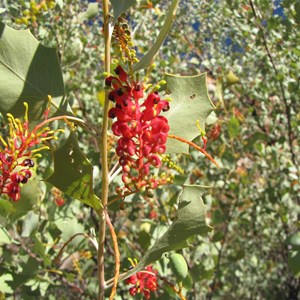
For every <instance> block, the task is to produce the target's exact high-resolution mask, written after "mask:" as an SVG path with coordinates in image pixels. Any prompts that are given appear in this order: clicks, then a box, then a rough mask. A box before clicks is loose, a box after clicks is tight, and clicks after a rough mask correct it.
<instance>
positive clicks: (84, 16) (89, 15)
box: [78, 2, 99, 22]
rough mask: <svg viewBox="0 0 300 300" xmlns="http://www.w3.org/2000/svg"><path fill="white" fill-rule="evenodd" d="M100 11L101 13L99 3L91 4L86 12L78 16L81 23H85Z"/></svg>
mask: <svg viewBox="0 0 300 300" xmlns="http://www.w3.org/2000/svg"><path fill="white" fill-rule="evenodd" d="M98 11H99V4H98V2H91V3H89V4H88V7H87V9H86V11H84V12H82V13H80V14H79V15H78V20H79V22H83V21H84V20H88V19H89V18H92V17H93V16H95V15H96V14H97V13H98Z"/></svg>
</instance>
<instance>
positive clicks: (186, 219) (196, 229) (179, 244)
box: [126, 185, 212, 278]
mask: <svg viewBox="0 0 300 300" xmlns="http://www.w3.org/2000/svg"><path fill="white" fill-rule="evenodd" d="M202 191H203V187H201V186H197V185H184V186H183V191H182V193H181V194H180V195H179V207H178V214H177V220H175V221H174V222H173V223H172V225H171V226H170V227H169V229H168V230H167V231H166V233H165V234H164V235H163V236H162V237H161V238H160V239H159V240H158V241H157V242H156V243H155V244H154V245H153V246H152V248H151V249H150V250H148V251H147V252H146V253H145V254H144V256H143V258H142V259H141V261H140V262H139V263H138V265H137V266H136V267H135V268H134V269H132V270H131V271H129V272H128V273H127V274H126V278H128V277H130V276H131V275H133V274H135V273H136V272H139V271H140V270H142V269H143V268H144V267H145V266H147V265H149V264H152V263H153V262H155V261H157V260H159V259H160V258H161V256H162V255H163V254H164V253H165V252H169V251H172V250H177V249H182V248H184V247H187V246H188V243H187V242H186V240H187V239H188V238H189V237H191V236H193V235H196V234H206V233H208V232H210V231H211V230H212V228H211V227H210V226H208V224H207V220H206V207H205V205H204V203H203V200H202V198H201V197H200V194H201V193H202Z"/></svg>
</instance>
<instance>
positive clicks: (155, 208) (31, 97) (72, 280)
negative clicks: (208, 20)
mask: <svg viewBox="0 0 300 300" xmlns="http://www.w3.org/2000/svg"><path fill="white" fill-rule="evenodd" d="M54 2H55V1H46V2H45V1H41V3H36V2H35V1H31V4H30V9H29V8H27V9H26V10H25V11H24V12H23V17H21V18H17V20H18V23H23V24H28V23H30V22H31V23H32V26H33V27H34V28H37V27H38V21H37V20H38V18H42V17H45V14H46V12H47V13H51V9H57V10H61V9H62V7H61V6H60V5H59V4H58V1H57V5H56V6H55V3H54ZM149 3H150V2H149ZM133 4H134V1H128V2H120V3H119V2H118V1H111V3H110V4H109V1H107V0H103V1H102V5H99V3H96V2H95V3H90V5H89V9H88V10H87V11H86V12H85V13H82V14H81V15H80V17H79V20H80V21H81V22H83V24H84V25H83V26H86V25H85V23H84V20H86V19H88V18H90V17H91V16H92V15H93V14H94V13H96V11H98V9H100V8H101V12H102V18H103V19H102V20H101V22H100V23H101V24H102V23H103V26H99V28H98V31H99V32H100V33H101V34H102V38H103V39H102V40H101V39H100V38H99V41H97V42H95V41H91V43H92V44H93V43H96V47H94V46H93V45H92V46H91V45H86V46H87V47H88V46H91V48H92V49H95V52H96V54H95V55H96V56H99V60H100V57H102V56H101V55H99V53H98V52H97V48H99V47H100V45H104V51H102V49H101V51H100V54H104V55H103V61H102V60H101V72H102V73H103V76H98V77H97V80H98V82H101V84H102V83H103V86H104V85H105V88H104V89H103V91H102V94H101V95H102V98H103V99H102V101H100V100H101V99H99V102H100V103H101V105H98V106H96V110H97V111H96V112H94V111H93V112H91V113H92V114H96V115H97V118H98V119H101V124H97V123H96V122H95V123H93V122H90V121H89V120H88V119H89V118H88V115H89V110H88V109H87V110H86V109H85V108H84V107H81V110H80V112H79V113H78V111H77V107H76V105H74V103H73V102H72V101H70V102H69V103H68V97H65V96H68V93H69V94H70V95H77V91H76V88H75V87H73V88H74V91H72V89H71V88H70V86H68V89H66V90H67V92H65V90H64V82H63V76H62V72H61V68H60V64H59V63H60V60H59V58H58V56H57V50H56V49H54V48H46V47H44V46H42V45H41V44H39V42H38V41H37V40H36V39H34V38H33V37H32V35H31V33H30V32H29V31H23V30H15V29H12V28H10V27H9V26H7V25H4V24H1V28H0V29H1V32H2V35H1V38H0V49H1V52H0V61H1V62H3V65H4V67H3V69H1V70H0V75H1V76H3V77H5V76H7V78H8V77H9V76H10V77H9V78H14V80H15V84H16V85H17V86H18V87H19V86H21V87H22V89H21V90H20V89H19V88H15V84H14V81H13V80H12V81H11V82H7V81H6V82H5V84H3V83H2V84H0V89H2V93H1V96H0V111H1V113H2V115H3V116H4V118H6V119H7V123H8V127H9V130H8V134H7V136H3V137H1V138H0V141H1V152H0V170H1V175H0V176H1V177H0V192H1V200H0V207H1V205H2V206H3V207H5V220H6V219H7V220H9V221H8V222H7V226H8V227H9V226H11V228H13V226H15V225H14V224H15V223H14V222H15V221H16V220H18V219H19V218H21V217H23V218H24V219H25V220H24V222H25V223H24V224H26V225H24V226H23V228H22V232H21V236H22V237H30V238H31V237H32V238H33V241H34V247H33V250H31V247H29V246H26V245H24V248H22V249H21V247H23V244H24V243H23V242H22V243H21V242H20V243H19V244H18V246H17V247H19V249H20V251H25V252H26V253H29V255H30V259H29V260H28V261H27V260H26V262H25V264H27V263H28V267H29V265H30V264H31V260H34V261H35V262H38V264H35V265H34V266H33V267H32V273H31V275H32V276H34V279H33V278H32V277H30V280H32V281H30V280H28V281H27V279H24V280H25V281H22V280H21V281H20V282H18V281H17V282H16V283H12V286H14V285H15V286H14V289H15V291H12V292H11V291H10V283H9V281H10V277H8V278H7V277H5V276H4V277H1V275H2V274H3V272H2V269H1V271H0V272H1V273H0V282H2V281H5V284H6V286H5V291H4V292H3V293H5V294H6V293H8V294H11V295H13V296H14V297H15V298H16V299H17V298H18V297H22V295H24V293H26V291H25V290H26V289H27V288H28V289H30V291H31V292H33V291H35V290H36V288H35V283H32V282H35V280H38V286H39V291H40V294H38V295H35V296H37V297H44V296H45V297H47V295H49V297H50V295H51V293H52V292H53V290H55V291H54V292H53V293H57V294H56V297H57V298H59V297H62V299H63V297H64V296H65V293H67V294H68V292H66V290H65V287H68V289H69V290H71V291H73V292H74V291H75V292H74V293H73V294H75V296H72V297H75V298H76V297H77V296H78V295H77V293H78V294H80V296H78V299H95V298H97V299H98V300H102V299H105V298H107V297H108V298H109V299H117V297H122V296H120V295H124V290H126V291H127V293H129V295H130V296H129V297H134V296H137V297H143V298H144V299H150V298H153V299H154V298H156V297H165V296H166V295H167V297H178V298H180V299H186V295H187V293H188V289H189V283H188V281H187V282H185V279H186V278H187V279H188V272H187V270H188V267H187V264H186V260H185V259H184V258H183V256H182V255H181V254H180V253H183V252H182V249H183V248H187V247H188V246H189V245H190V243H192V242H193V241H195V240H196V239H197V236H199V235H206V234H207V233H209V232H210V231H211V230H212V228H211V227H210V226H209V225H208V223H207V219H206V208H205V205H204V203H203V201H202V199H201V194H202V193H203V187H201V186H198V185H189V184H184V185H183V187H181V186H180V185H178V184H179V182H181V183H182V182H184V180H182V177H181V179H180V180H179V179H178V178H180V177H179V176H178V174H180V173H183V171H182V170H183V169H182V168H181V167H180V165H179V164H178V163H177V161H180V159H177V158H176V156H175V154H179V155H180V156H179V157H180V158H182V157H184V156H183V155H184V154H189V147H193V148H194V149H196V150H197V151H199V153H200V154H199V155H201V159H203V158H209V160H210V161H211V162H213V163H214V164H215V165H217V166H218V164H217V162H216V161H215V160H214V159H213V158H212V157H211V156H210V155H209V154H208V153H207V151H206V145H207V138H206V132H205V129H204V126H205V121H206V118H207V116H208V115H209V114H210V113H211V112H212V111H213V110H214V108H215V107H214V105H213V104H212V102H211V100H210V98H209V96H208V93H207V88H206V75H205V74H198V75H195V76H176V75H172V74H167V75H166V76H165V79H163V78H162V77H163V76H164V75H162V72H161V70H159V69H156V68H155V65H154V64H152V61H153V60H155V56H156V54H157V52H158V51H159V48H160V46H161V45H162V43H163V41H164V39H165V37H166V36H167V33H168V31H169V29H170V27H171V25H172V21H173V19H174V16H175V14H176V10H177V7H178V4H179V1H178V0H173V1H172V3H171V5H170V7H169V8H168V10H167V13H166V16H165V21H164V24H162V28H161V31H160V34H159V35H158V37H157V39H156V40H155V41H153V46H152V47H151V48H150V49H149V51H148V52H147V53H145V55H144V56H141V58H140V59H139V58H138V55H137V54H136V51H135V48H134V42H133V40H132V34H131V31H130V26H129V24H128V20H129V19H130V16H129V15H128V16H126V15H124V14H123V13H125V12H126V11H127V10H128V9H129V8H131V7H132V6H133ZM70 5H71V4H70ZM149 5H150V4H149ZM49 11H50V12H49ZM52 13H55V11H54V12H52ZM65 13H68V12H65ZM63 16H64V14H62V17H60V16H57V19H56V20H57V21H58V23H59V22H60V18H63ZM112 16H113V17H112ZM103 41H104V42H103ZM111 42H112V45H113V46H112V47H111ZM26 43H28V45H27V44H26ZM24 45H26V47H25V46H24ZM64 46H65V47H63V51H62V59H61V61H62V62H64V61H68V60H67V59H66V57H63V55H64V54H66V53H68V48H67V45H64ZM77 46H78V47H77V50H78V52H79V53H80V52H81V51H82V44H81V42H80V41H77ZM101 47H102V46H101ZM71 48H72V47H71ZM64 51H65V52H64ZM73 54H74V53H73ZM66 56H67V54H66ZM70 56H72V55H71V54H70ZM111 56H112V57H113V59H112V58H111ZM73 59H74V57H73ZM112 64H113V65H114V70H113V72H111V70H110V66H111V65H112ZM20 66H22V68H21V67H20ZM64 70H65V69H64ZM101 72H100V73H101ZM151 74H156V75H155V76H153V77H156V78H157V77H158V76H157V74H160V75H159V76H161V78H160V79H161V80H160V81H159V82H158V83H157V82H155V81H154V80H153V79H152V78H151V76H152V75H151ZM64 75H65V74H64ZM69 76H71V77H72V76H75V77H76V75H75V74H74V73H72V74H71V73H69ZM71 77H69V78H71ZM75 77H74V82H75V81H76V78H75ZM100 77H101V78H100ZM65 78H66V77H65ZM97 84H98V85H100V84H99V83H97ZM65 93H67V95H65ZM99 94H100V93H99ZM100 98H101V97H100ZM20 101H22V102H25V104H24V105H25V115H24V114H22V113H21V112H20V107H19V103H20ZM26 101H27V102H26ZM78 102H79V104H80V105H83V103H81V100H80V99H78ZM87 102H88V101H87ZM26 103H29V104H30V105H28V104H26ZM80 105H79V106H80ZM90 111H91V110H90ZM23 115H24V116H23ZM50 126H51V127H53V128H54V129H53V130H52V129H50ZM79 127H80V129H79ZM58 128H61V129H58ZM59 132H60V133H61V134H60V135H59V139H57V133H59ZM219 132H220V128H219V127H216V128H215V130H214V131H212V132H211V133H210V136H211V140H213V139H216V138H217V137H218V134H219ZM53 139H54V140H56V141H55V142H54V143H50V140H53ZM82 139H83V140H85V141H92V142H93V143H94V144H93V146H95V147H94V148H96V149H97V150H99V152H100V154H99V156H98V159H95V158H94V157H93V155H90V156H89V154H90V151H88V149H87V148H89V147H90V146H91V145H90V144H89V143H83V142H82ZM84 144H85V146H84ZM182 144H184V145H183V146H182ZM90 148H93V147H90ZM83 149H84V150H83ZM42 150H48V151H47V152H48V153H50V155H47V154H44V153H45V152H46V151H42ZM91 151H92V150H91ZM93 151H94V150H93ZM85 152H86V153H87V154H85ZM184 160H185V159H181V162H182V163H183V162H184ZM99 162H100V163H99ZM33 170H34V172H33ZM34 174H37V175H36V176H33V175H34ZM176 176H177V177H176ZM180 176H182V174H181V175H180ZM176 180H177V182H176ZM29 182H31V183H32V186H34V189H32V190H26V186H28V185H27V183H29ZM173 182H175V183H173ZM171 184H173V185H171ZM166 187H168V188H170V189H172V188H171V187H173V191H174V195H173V196H172V197H173V200H172V201H173V204H172V207H173V208H172V209H171V210H170V212H167V211H165V212H163V211H162V209H161V208H162V207H163V204H162V203H163V198H164V196H163V191H164V189H165V188H166ZM23 190H24V191H25V192H24V193H23ZM37 191H38V192H37ZM42 195H43V196H42ZM28 198H29V199H31V198H35V199H36V202H35V203H34V205H32V206H29V208H28V206H26V205H27V203H26V202H25V201H26V199H28ZM42 198H43V200H42ZM132 199H134V200H132ZM136 199H138V201H135V200H136ZM176 199H177V200H176ZM47 200H53V201H47ZM73 200H79V201H80V205H81V206H80V207H79V206H78V209H74V210H73V209H71V204H72V205H79V203H77V202H74V201H73ZM131 200H132V201H131ZM28 201H29V202H28V203H29V205H30V203H31V202H30V200H28ZM23 203H26V204H25V207H26V208H25V209H24V208H22V209H23V210H22V211H21V212H18V211H17V210H18V205H20V207H22V204H23ZM51 203H52V204H53V205H52V204H51ZM74 203H75V204H74ZM14 205H15V206H14ZM142 206H144V209H145V212H144V211H143V210H142V209H140V208H141V207H142ZM128 209H132V210H133V211H134V210H139V212H140V213H141V214H143V215H144V214H148V215H149V219H151V220H153V221H152V223H151V222H149V223H148V225H149V226H150V227H149V226H145V224H144V226H141V232H143V236H142V234H141V237H140V239H141V240H142V239H143V238H145V239H146V242H145V244H144V245H143V249H142V251H141V249H139V247H135V246H133V247H132V245H134V244H136V241H135V239H136V237H133V240H132V242H130V243H129V238H128V240H126V241H124V240H122V234H121V233H122V230H121V228H120V226H119V222H120V220H122V219H123V218H124V216H125V219H124V222H125V224H126V228H127V226H128V224H127V222H128V221H129V220H131V215H130V212H129V211H128ZM123 210H124V211H123ZM16 211H17V212H16ZM86 211H89V216H88V217H87V220H93V221H94V227H95V229H96V230H95V229H94V228H91V227H89V228H87V226H86V228H85V227H84V226H79V223H78V221H77V217H78V215H80V214H81V213H82V214H81V217H79V218H82V217H83V216H84V215H85V213H86ZM73 212H74V214H75V215H72V214H73ZM60 214H61V215H60ZM64 214H65V215H64ZM169 214H170V220H168V221H166V218H168V215H169ZM40 218H41V219H44V220H45V223H43V222H39V220H40ZM47 218H49V223H47V221H46V220H47ZM163 219H164V220H165V228H164V230H163V231H162V232H163V233H162V234H161V233H159V232H156V230H154V229H153V228H152V229H151V224H155V222H156V221H158V220H163ZM51 222H52V224H50V223H51ZM68 222H69V225H66V224H68ZM40 224H41V225H40ZM116 224H118V225H116ZM167 224H168V226H167ZM39 226H41V227H43V230H45V231H46V233H45V234H46V235H47V238H45V237H44V236H43V235H41V236H40V237H39V238H37V237H33V236H34V235H35V234H36V232H37V231H38V228H40V227H39ZM132 226H133V227H135V226H139V223H138V222H136V224H134V222H133V225H132ZM40 229H41V228H40ZM58 232H59V233H58ZM95 232H97V234H96V233H95ZM108 232H109V234H108ZM0 233H1V234H2V232H0ZM3 234H7V236H9V231H7V230H6V229H5V230H4V229H3ZM155 234H157V235H158V236H157V237H156V238H155V239H154V238H152V236H154V235H155ZM18 238H19V236H17V235H16V236H13V237H10V239H11V240H10V241H13V240H14V239H15V240H16V241H17V240H18ZM80 239H81V242H82V243H81V242H78V243H77V241H78V240H80ZM48 240H49V241H48ZM110 242H111V244H110ZM8 243H9V242H8ZM49 245H50V246H49ZM74 245H76V247H78V248H76V250H74V253H72V255H70V256H69V257H67V256H66V255H65V254H66V253H67V252H68V249H69V247H74ZM89 246H91V247H90V248H89V250H83V248H85V247H89ZM8 248H9V247H8ZM7 251H9V249H8V250H7ZM169 252H178V253H177V255H175V256H174V255H172V256H169ZM127 256H130V257H132V256H134V257H135V258H136V259H134V263H133V261H131V262H132V263H131V266H128V263H127ZM171 257H172V259H171ZM174 257H176V259H174ZM137 258H138V260H137ZM85 260H89V262H90V263H91V265H90V266H89V267H88V268H85V271H83V269H82V268H81V262H82V261H85ZM24 261H25V260H24ZM138 261H139V262H138ZM170 261H171V262H170ZM170 265H171V268H170ZM4 269H5V271H4V272H8V270H7V266H5V267H4ZM69 269H72V270H73V273H72V275H71V276H67V270H69ZM120 269H122V270H124V272H123V273H120ZM171 269H172V272H173V274H172V275H171V273H170V272H171V271H167V270H171ZM28 272H29V271H28ZM30 272H31V271H30ZM30 272H29V273H30ZM14 274H15V275H16V277H18V275H22V276H23V275H24V274H19V273H18V270H16V271H15V273H14ZM40 274H44V275H45V277H43V278H42V279H41V276H40ZM31 275H30V276H31ZM22 276H21V277H22ZM47 276H48V277H51V279H49V280H48V279H47V280H46V277H47ZM22 278H23V277H22ZM26 278H27V277H26ZM1 280H2V281H1ZM24 286H25V287H26V288H24ZM42 288H44V289H43V290H42ZM35 293H36V292H35ZM1 296H2V294H0V297H1ZM75 298H74V299H75ZM76 299H77V298H76ZM118 299H119V298H118Z"/></svg>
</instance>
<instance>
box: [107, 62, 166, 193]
mask: <svg viewBox="0 0 300 300" xmlns="http://www.w3.org/2000/svg"><path fill="white" fill-rule="evenodd" d="M115 73H116V74H117V76H118V77H115V76H109V77H107V78H106V81H105V82H106V85H108V86H110V87H111V88H112V91H111V92H110V93H109V95H108V97H109V99H110V100H111V101H113V102H114V103H115V107H113V108H111V109H110V110H109V113H108V114H109V117H110V118H116V121H115V122H114V123H113V124H112V131H113V133H114V135H116V136H119V137H120V138H119V140H118V146H117V149H116V153H117V155H118V156H119V163H120V165H121V166H122V169H123V176H122V180H123V182H124V184H125V188H126V189H127V191H133V190H135V189H136V190H141V188H146V189H147V188H150V189H154V188H156V187H157V186H158V185H159V184H164V183H166V182H165V181H166V180H167V179H166V177H164V178H160V179H156V178H154V177H151V176H150V175H149V173H150V166H153V167H157V168H158V167H160V166H161V160H160V158H159V156H158V155H160V154H163V153H164V152H165V151H166V141H167V137H168V132H169V125H168V120H167V119H166V118H165V117H163V116H160V113H161V112H163V111H167V110H169V102H168V101H166V100H162V99H161V98H160V96H159V94H158V92H153V93H150V94H148V95H147V97H146V99H144V86H143V84H142V83H140V82H132V81H130V80H129V76H128V75H127V73H126V72H125V71H124V70H123V68H122V67H121V66H118V67H117V68H116V69H115Z"/></svg>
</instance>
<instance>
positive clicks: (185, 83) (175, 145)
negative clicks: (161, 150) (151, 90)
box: [164, 73, 215, 153]
mask: <svg viewBox="0 0 300 300" xmlns="http://www.w3.org/2000/svg"><path fill="white" fill-rule="evenodd" d="M166 81H167V90H168V92H169V93H170V97H171V98H172V101H171V102H170V110H169V111H167V113H166V114H165V115H164V116H165V117H166V118H167V119H168V122H169V126H170V132H169V134H172V135H176V136H179V137H181V138H184V139H185V140H188V141H192V140H194V139H195V138H196V137H197V136H199V135H200V130H199V128H198V127H197V125H196V123H197V121H199V125H200V127H201V128H202V130H205V120H206V118H207V117H208V115H209V114H210V113H211V112H212V111H213V110H214V109H215V107H214V105H213V103H212V102H211V100H210V97H209V95H208V92H207V86H206V73H203V74H199V75H196V76H176V75H171V74H166ZM166 152H167V153H189V146H188V145H187V144H185V143H182V142H180V141H178V140H175V139H171V138H168V141H167V151H166Z"/></svg>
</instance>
